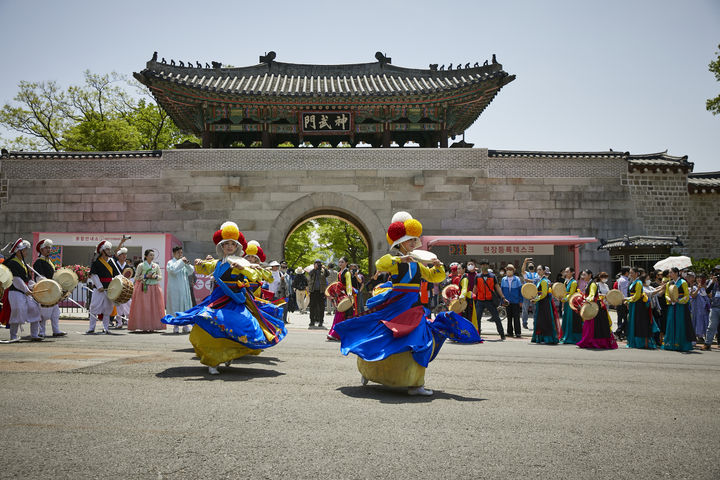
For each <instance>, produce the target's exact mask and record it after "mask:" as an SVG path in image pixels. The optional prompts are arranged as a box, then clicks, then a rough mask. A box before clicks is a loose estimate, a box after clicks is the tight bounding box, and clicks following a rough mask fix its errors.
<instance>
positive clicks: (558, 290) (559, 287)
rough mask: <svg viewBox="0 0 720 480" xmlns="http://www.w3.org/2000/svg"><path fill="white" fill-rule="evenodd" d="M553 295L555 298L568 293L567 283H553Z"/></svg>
mask: <svg viewBox="0 0 720 480" xmlns="http://www.w3.org/2000/svg"><path fill="white" fill-rule="evenodd" d="M551 291H552V295H553V297H555V298H563V297H564V296H565V294H566V293H567V289H566V288H565V285H564V284H562V283H560V282H555V283H553V285H552V288H551Z"/></svg>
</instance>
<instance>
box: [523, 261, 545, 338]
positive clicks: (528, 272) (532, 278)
mask: <svg viewBox="0 0 720 480" xmlns="http://www.w3.org/2000/svg"><path fill="white" fill-rule="evenodd" d="M520 275H521V276H522V281H523V285H524V284H526V283H532V284H537V282H538V280H540V277H539V276H538V274H537V272H536V271H535V264H533V263H532V258H526V259H525V260H523V263H522V267H520ZM529 314H530V300H528V299H527V298H523V302H522V317H521V318H522V325H523V328H525V329H527V328H528V315H529Z"/></svg>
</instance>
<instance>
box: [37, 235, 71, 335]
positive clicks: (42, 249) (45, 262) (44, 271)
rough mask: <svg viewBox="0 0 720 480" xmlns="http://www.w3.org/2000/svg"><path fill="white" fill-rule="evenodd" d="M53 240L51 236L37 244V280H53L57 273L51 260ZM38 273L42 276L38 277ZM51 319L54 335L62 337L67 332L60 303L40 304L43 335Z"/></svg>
mask: <svg viewBox="0 0 720 480" xmlns="http://www.w3.org/2000/svg"><path fill="white" fill-rule="evenodd" d="M52 247H53V242H52V240H50V239H49V238H45V239H42V240H40V241H39V242H38V243H37V245H35V250H36V251H37V252H38V253H39V254H40V256H39V257H38V258H37V260H35V263H34V264H33V269H34V270H35V272H36V273H35V275H36V277H35V280H37V281H40V280H42V279H43V278H47V279H48V280H52V278H53V276H54V275H55V264H54V263H53V262H52V260H50V257H49V255H50V251H51V250H52ZM38 275H39V276H40V278H38ZM48 320H50V326H51V327H52V332H53V333H52V336H53V337H62V336H65V335H66V333H65V332H63V331H61V330H60V304H59V303H56V304H55V305H53V306H52V307H43V306H40V332H39V335H40V336H41V337H44V336H45V327H46V324H47V321H48Z"/></svg>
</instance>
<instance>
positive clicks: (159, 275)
mask: <svg viewBox="0 0 720 480" xmlns="http://www.w3.org/2000/svg"><path fill="white" fill-rule="evenodd" d="M152 273H154V274H156V275H157V277H155V278H154V280H156V281H158V282H160V281H162V270H160V265H158V264H157V263H153V264H152Z"/></svg>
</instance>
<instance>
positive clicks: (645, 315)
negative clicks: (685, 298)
mask: <svg viewBox="0 0 720 480" xmlns="http://www.w3.org/2000/svg"><path fill="white" fill-rule="evenodd" d="M628 275H629V277H630V286H629V287H628V293H629V294H630V296H629V297H627V298H626V299H625V301H626V302H627V304H628V307H629V308H628V327H627V348H650V349H654V348H657V347H656V345H655V338H654V337H655V333H657V332H660V329H659V328H658V326H657V325H656V324H655V320H654V319H653V316H652V308H651V307H650V299H649V298H648V296H647V294H646V293H645V292H644V291H643V283H644V281H645V278H644V277H645V270H643V269H642V268H637V267H632V268H630V272H629V274H628Z"/></svg>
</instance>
